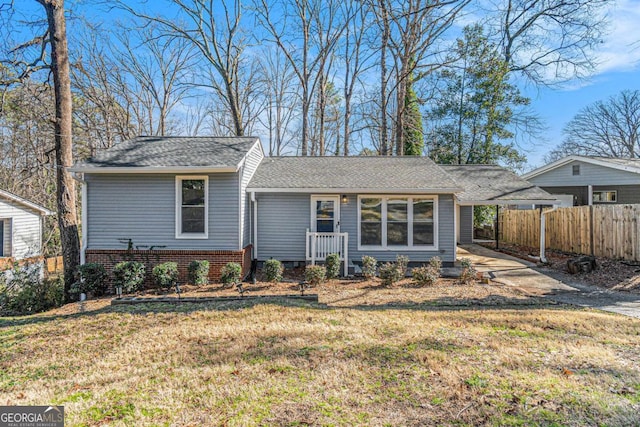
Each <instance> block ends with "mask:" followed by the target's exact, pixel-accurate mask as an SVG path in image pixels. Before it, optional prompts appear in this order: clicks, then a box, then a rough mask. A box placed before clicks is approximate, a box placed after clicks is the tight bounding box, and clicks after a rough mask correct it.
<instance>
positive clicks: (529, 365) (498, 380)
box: [0, 288, 640, 426]
mask: <svg viewBox="0 0 640 427" xmlns="http://www.w3.org/2000/svg"><path fill="white" fill-rule="evenodd" d="M377 291H380V290H375V289H364V290H361V291H360V292H365V293H368V294H370V296H369V298H370V303H369V304H368V305H364V304H361V303H359V302H358V303H354V302H353V301H351V302H349V301H348V300H341V301H338V302H339V303H340V304H341V306H339V307H337V306H327V305H323V304H319V305H317V304H310V305H309V304H304V303H294V302H287V301H284V300H282V301H278V300H273V301H272V302H271V303H269V304H253V303H251V302H249V301H239V302H226V303H218V304H207V305H204V304H202V305H195V304H182V305H139V306H131V307H127V306H117V307H111V306H109V305H107V303H106V301H92V302H90V303H89V304H88V305H87V311H86V312H85V313H81V314H80V313H77V314H72V313H73V312H76V311H77V307H76V305H69V306H67V307H63V308H61V309H59V310H57V311H54V312H49V313H43V314H40V315H34V316H29V317H22V318H0V402H1V404H3V405H31V404H34V405H35V404H38V405H47V404H60V405H64V406H65V413H66V416H67V424H66V425H68V426H77V425H105V424H108V425H167V426H168V425H194V426H195V425H229V426H234V425H235V426H245V425H278V426H280V425H290V426H300V425H374V426H375V425H392V426H397V425H416V426H417V425H420V426H422V425H438V424H439V425H468V426H476V425H527V426H528V425H569V426H571V425H575V426H584V425H609V426H617V425H621V426H622V425H639V424H640V421H639V418H638V413H640V321H639V320H636V319H630V318H626V317H622V316H617V315H612V314H605V313H600V312H596V311H587V310H577V309H575V310H574V309H569V308H561V307H553V306H543V305H538V306H536V305H528V306H527V305H523V306H522V307H520V308H518V307H514V306H505V305H503V306H500V305H497V306H493V307H485V308H483V309H467V310H457V309H456V310H453V309H445V308H443V307H434V305H433V304H431V303H429V304H421V303H417V302H413V303H411V304H405V305H401V306H396V305H389V304H376V303H375V301H376V299H375V296H373V293H375V292H377ZM386 291H388V292H392V291H394V289H390V290H386ZM395 291H396V292H398V295H397V296H396V298H394V297H390V298H389V300H390V301H391V302H393V301H396V300H402V297H401V296H402V295H403V294H406V293H407V292H410V290H408V289H406V288H401V289H396V290H395ZM354 292H355V291H354ZM361 297H363V296H362V295H361ZM364 297H365V298H366V295H365V296H364ZM321 301H322V299H321Z"/></svg>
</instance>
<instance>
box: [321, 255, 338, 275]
mask: <svg viewBox="0 0 640 427" xmlns="http://www.w3.org/2000/svg"><path fill="white" fill-rule="evenodd" d="M324 264H325V267H326V269H327V279H335V278H336V277H338V276H339V275H340V255H338V254H329V255H327V258H326V259H325V260H324Z"/></svg>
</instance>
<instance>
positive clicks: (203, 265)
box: [189, 260, 209, 286]
mask: <svg viewBox="0 0 640 427" xmlns="http://www.w3.org/2000/svg"><path fill="white" fill-rule="evenodd" d="M189 283H191V284H192V285H196V286H202V285H206V284H208V283H209V261H207V260H195V261H191V262H190V263H189Z"/></svg>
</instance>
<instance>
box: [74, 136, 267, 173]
mask: <svg viewBox="0 0 640 427" xmlns="http://www.w3.org/2000/svg"><path fill="white" fill-rule="evenodd" d="M256 144H258V145H259V144H260V141H259V140H258V139H257V138H256V137H166V136H162V137H154V136H140V137H137V138H134V139H131V140H128V141H123V142H121V143H119V144H117V145H115V146H113V147H112V148H110V149H108V150H105V151H103V152H101V153H99V154H97V155H96V156H94V157H92V158H90V159H87V160H86V161H84V162H79V163H77V164H76V165H74V166H73V167H72V168H71V169H70V170H71V171H72V172H88V173H109V172H112V173H117V172H126V173H135V172H171V171H175V172H216V171H217V172H234V171H236V170H237V169H238V167H239V165H240V163H241V162H242V160H243V159H244V157H245V156H246V154H247V153H248V152H249V151H250V150H251V149H252V148H253V147H254V146H255V145H256Z"/></svg>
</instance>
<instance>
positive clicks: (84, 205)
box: [71, 172, 88, 265]
mask: <svg viewBox="0 0 640 427" xmlns="http://www.w3.org/2000/svg"><path fill="white" fill-rule="evenodd" d="M71 176H72V177H73V179H75V180H76V181H78V182H79V183H80V184H82V192H81V195H80V197H81V199H82V210H81V213H80V215H81V217H82V218H80V219H81V226H82V242H81V243H82V247H81V248H80V265H82V264H84V263H85V262H86V256H85V252H86V250H87V213H88V204H87V182H86V181H85V180H84V179H82V178H80V176H79V175H78V174H77V173H76V172H72V173H71Z"/></svg>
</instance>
